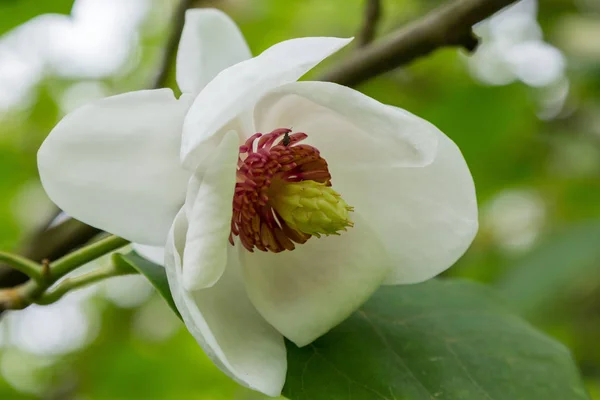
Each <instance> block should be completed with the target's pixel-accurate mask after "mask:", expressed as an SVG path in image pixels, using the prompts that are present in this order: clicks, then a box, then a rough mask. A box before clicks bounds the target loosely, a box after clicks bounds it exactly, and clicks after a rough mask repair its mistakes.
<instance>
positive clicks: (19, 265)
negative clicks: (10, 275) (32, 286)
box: [0, 251, 43, 281]
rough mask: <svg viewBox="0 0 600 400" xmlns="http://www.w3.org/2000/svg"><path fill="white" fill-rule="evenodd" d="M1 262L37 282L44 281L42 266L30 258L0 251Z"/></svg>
mask: <svg viewBox="0 0 600 400" xmlns="http://www.w3.org/2000/svg"><path fill="white" fill-rule="evenodd" d="M0 262H3V263H6V264H8V265H10V266H11V267H12V268H14V269H16V270H17V271H20V272H22V273H24V274H25V275H27V276H29V277H30V278H31V279H34V280H35V281H41V280H42V279H43V274H42V271H43V269H42V266H41V265H40V264H38V263H36V262H33V261H31V260H29V259H28V258H25V257H21V256H19V255H17V254H11V253H5V252H3V251H0Z"/></svg>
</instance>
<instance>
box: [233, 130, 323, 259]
mask: <svg viewBox="0 0 600 400" xmlns="http://www.w3.org/2000/svg"><path fill="white" fill-rule="evenodd" d="M291 132H292V131H291V129H287V128H280V129H275V130H274V131H272V132H271V133H268V134H265V135H263V134H261V133H256V134H254V135H252V136H251V137H250V138H249V139H248V140H247V141H246V142H245V143H244V144H243V145H242V146H240V156H239V159H238V171H237V183H236V187H235V194H234V198H233V216H232V218H231V234H230V236H229V241H230V242H231V243H232V244H233V243H234V241H233V236H239V238H240V241H241V242H242V245H243V246H244V247H245V248H246V249H248V251H251V252H252V251H254V248H257V249H259V250H261V251H272V252H274V253H278V252H281V251H284V250H293V249H294V247H295V245H294V243H304V242H306V241H307V240H308V239H309V238H310V236H311V235H308V234H305V233H302V232H298V231H296V230H294V229H292V228H290V227H289V226H288V225H287V224H286V223H285V221H284V220H283V219H282V218H280V217H279V216H278V215H277V212H276V211H275V210H274V209H273V207H272V206H271V205H270V204H269V189H270V187H271V184H272V182H273V181H274V180H277V181H278V182H300V181H302V180H308V179H309V180H313V181H317V182H320V183H324V184H326V185H328V186H331V175H330V174H329V169H328V167H327V162H326V161H325V160H324V159H323V158H322V157H321V156H320V154H319V151H318V150H317V149H316V148H314V147H312V146H310V145H306V144H298V143H299V142H301V141H302V140H304V139H306V138H307V137H308V135H307V134H306V133H303V132H297V133H293V134H290V133H291ZM286 135H287V136H286ZM282 137H283V138H282ZM280 138H281V140H280V141H279V142H278V143H275V142H276V141H277V140H278V139H280ZM257 139H258V140H257ZM284 139H285V142H284Z"/></svg>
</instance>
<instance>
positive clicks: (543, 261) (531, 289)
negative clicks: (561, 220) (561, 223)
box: [497, 221, 600, 316]
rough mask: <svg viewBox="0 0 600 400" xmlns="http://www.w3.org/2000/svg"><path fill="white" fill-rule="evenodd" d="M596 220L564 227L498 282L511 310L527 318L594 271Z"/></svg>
mask: <svg viewBox="0 0 600 400" xmlns="http://www.w3.org/2000/svg"><path fill="white" fill-rule="evenodd" d="M599 258H600V221H589V222H586V223H584V224H579V225H575V226H572V227H570V228H567V229H565V230H563V231H561V232H558V233H557V234H555V235H553V236H552V237H550V238H548V239H547V240H545V241H544V242H542V243H541V244H540V245H539V246H537V247H536V248H535V249H534V250H533V251H531V252H530V253H529V254H527V255H526V256H525V257H524V258H523V259H522V260H520V261H519V262H517V263H516V264H515V265H514V266H513V268H511V269H510V271H509V272H508V273H507V274H506V275H505V276H504V277H503V278H502V279H500V281H499V282H498V285H497V287H498V289H499V291H500V293H501V295H502V296H503V297H504V298H506V299H507V300H508V301H510V302H511V306H512V308H513V309H516V310H517V311H519V312H520V313H522V314H524V315H527V316H530V315H536V314H537V313H539V312H540V310H541V309H542V308H544V307H551V306H552V304H553V303H554V301H558V300H559V299H561V295H562V296H564V295H565V289H566V288H568V287H569V285H570V284H572V283H573V282H575V281H577V280H578V279H581V278H584V279H585V278H586V277H590V276H593V275H594V271H598V270H599V269H598V259H599Z"/></svg>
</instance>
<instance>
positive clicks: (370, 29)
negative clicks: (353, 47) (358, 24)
mask: <svg viewBox="0 0 600 400" xmlns="http://www.w3.org/2000/svg"><path fill="white" fill-rule="evenodd" d="M380 18H381V0H366V3H365V17H364V20H363V25H362V28H361V30H360V33H359V34H358V36H357V38H356V41H357V45H358V47H365V46H366V45H368V44H369V43H371V42H372V41H373V39H374V38H375V33H376V32H377V24H378V23H379V19H380Z"/></svg>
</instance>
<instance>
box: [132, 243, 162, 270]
mask: <svg viewBox="0 0 600 400" xmlns="http://www.w3.org/2000/svg"><path fill="white" fill-rule="evenodd" d="M131 247H132V248H133V250H135V252H136V253H138V254H139V255H140V256H142V257H144V258H145V259H147V260H150V261H152V262H153V263H154V264H158V265H165V248H164V247H162V246H148V245H145V244H138V243H132V244H131Z"/></svg>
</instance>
